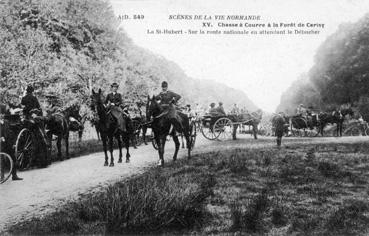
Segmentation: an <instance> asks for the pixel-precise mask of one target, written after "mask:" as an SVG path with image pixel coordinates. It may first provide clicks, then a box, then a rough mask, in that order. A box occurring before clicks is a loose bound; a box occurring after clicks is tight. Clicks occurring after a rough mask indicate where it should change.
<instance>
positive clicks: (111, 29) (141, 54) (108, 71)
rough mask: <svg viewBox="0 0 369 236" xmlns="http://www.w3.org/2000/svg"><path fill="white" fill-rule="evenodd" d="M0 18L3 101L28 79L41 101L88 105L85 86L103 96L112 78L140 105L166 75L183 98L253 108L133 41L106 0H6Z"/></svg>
mask: <svg viewBox="0 0 369 236" xmlns="http://www.w3.org/2000/svg"><path fill="white" fill-rule="evenodd" d="M0 16H1V18H0V42H1V43H0V52H1V54H0V76H1V80H0V99H1V100H2V101H5V102H7V101H9V100H12V99H13V98H14V97H19V96H20V95H21V94H22V91H23V90H24V89H25V87H26V85H27V84H32V85H33V86H34V87H35V89H36V91H35V93H36V95H37V96H38V97H40V98H41V99H42V98H45V96H46V95H47V94H48V93H53V94H56V95H57V96H58V97H59V98H60V100H61V101H62V103H63V104H64V105H65V106H68V105H69V104H71V103H87V102H88V99H89V92H90V89H92V88H95V89H96V88H101V89H102V90H103V91H104V92H105V93H106V92H107V91H109V88H110V84H111V83H112V82H117V83H118V84H119V85H120V88H119V90H120V92H122V93H123V95H124V97H125V100H126V102H128V103H142V102H143V101H145V100H146V97H147V95H148V94H150V92H152V90H153V89H155V88H159V85H160V83H161V81H163V80H167V81H168V82H169V84H170V89H173V90H176V91H178V92H179V93H180V94H181V95H182V97H183V100H184V101H183V102H186V103H195V102H196V103H199V104H203V105H208V104H209V103H210V102H218V101H222V102H223V103H224V104H225V105H226V106H227V105H228V106H230V105H231V104H233V103H238V104H239V105H243V106H246V107H247V108H248V109H251V110H253V109H256V106H255V105H254V104H253V103H252V102H251V101H250V100H249V99H248V98H247V96H246V95H245V94H244V93H243V92H241V91H238V90H235V89H232V88H229V87H227V86H225V85H222V84H219V83H215V82H210V81H204V80H198V79H193V78H190V77H188V76H187V75H186V74H185V73H184V72H183V70H182V69H181V68H180V67H179V66H178V65H176V64H175V63H173V62H171V61H168V60H166V59H165V58H163V57H161V56H158V55H155V54H153V53H151V52H149V51H147V50H144V49H142V48H139V47H138V46H136V45H135V44H134V43H133V42H132V40H131V39H130V38H129V37H128V36H127V34H126V33H125V31H124V29H122V28H120V27H119V22H118V20H117V17H116V16H115V15H114V12H113V10H112V7H111V5H110V3H109V2H108V1H106V0H27V1H24V0H3V1H1V2H0ZM157 92H158V91H157Z"/></svg>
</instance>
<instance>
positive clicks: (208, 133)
mask: <svg viewBox="0 0 369 236" xmlns="http://www.w3.org/2000/svg"><path fill="white" fill-rule="evenodd" d="M212 128H213V127H211V126H209V127H205V126H201V133H202V135H203V136H204V137H205V138H206V139H209V140H215V139H217V138H218V136H219V133H217V134H216V133H214V132H213V129H212Z"/></svg>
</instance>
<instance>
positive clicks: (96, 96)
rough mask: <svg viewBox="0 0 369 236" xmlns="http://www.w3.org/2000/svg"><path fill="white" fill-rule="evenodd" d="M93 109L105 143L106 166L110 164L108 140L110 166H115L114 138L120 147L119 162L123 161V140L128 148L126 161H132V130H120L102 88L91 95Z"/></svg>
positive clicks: (97, 126)
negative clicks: (130, 150) (105, 102)
mask: <svg viewBox="0 0 369 236" xmlns="http://www.w3.org/2000/svg"><path fill="white" fill-rule="evenodd" d="M91 110H92V111H94V112H96V113H97V117H98V120H97V121H96V124H95V125H96V128H97V129H98V130H99V132H100V136H101V140H102V143H103V150H104V154H105V162H104V166H108V165H109V164H108V154H107V141H108V142H109V151H110V165H109V166H110V167H112V166H114V156H113V140H114V138H115V139H116V140H117V141H118V147H119V160H118V163H122V156H123V155H122V141H121V137H122V139H123V142H124V146H125V148H126V150H127V153H126V163H129V162H130V157H131V155H130V153H129V139H130V137H131V133H130V130H129V129H127V131H126V132H124V133H123V132H120V131H119V130H118V123H117V121H116V119H115V118H114V117H113V115H112V114H111V112H110V111H109V109H107V108H105V106H104V103H103V98H102V92H101V89H99V91H98V92H97V93H96V92H95V91H94V90H92V95H91Z"/></svg>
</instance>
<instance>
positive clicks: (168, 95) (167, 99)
mask: <svg viewBox="0 0 369 236" xmlns="http://www.w3.org/2000/svg"><path fill="white" fill-rule="evenodd" d="M161 89H162V91H161V92H160V93H159V95H158V96H157V97H156V98H157V99H158V100H160V104H161V105H162V106H163V105H164V106H166V105H169V104H170V103H171V102H173V103H174V104H176V103H177V102H178V100H179V99H181V96H180V95H179V94H176V93H174V92H172V91H169V90H168V83H167V82H166V81H163V82H162V83H161Z"/></svg>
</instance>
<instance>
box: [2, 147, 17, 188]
mask: <svg viewBox="0 0 369 236" xmlns="http://www.w3.org/2000/svg"><path fill="white" fill-rule="evenodd" d="M13 168H14V163H13V160H12V158H11V157H10V155H8V154H6V153H4V152H0V184H2V183H4V182H5V181H7V180H8V179H9V177H10V176H11V174H12V170H13Z"/></svg>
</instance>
